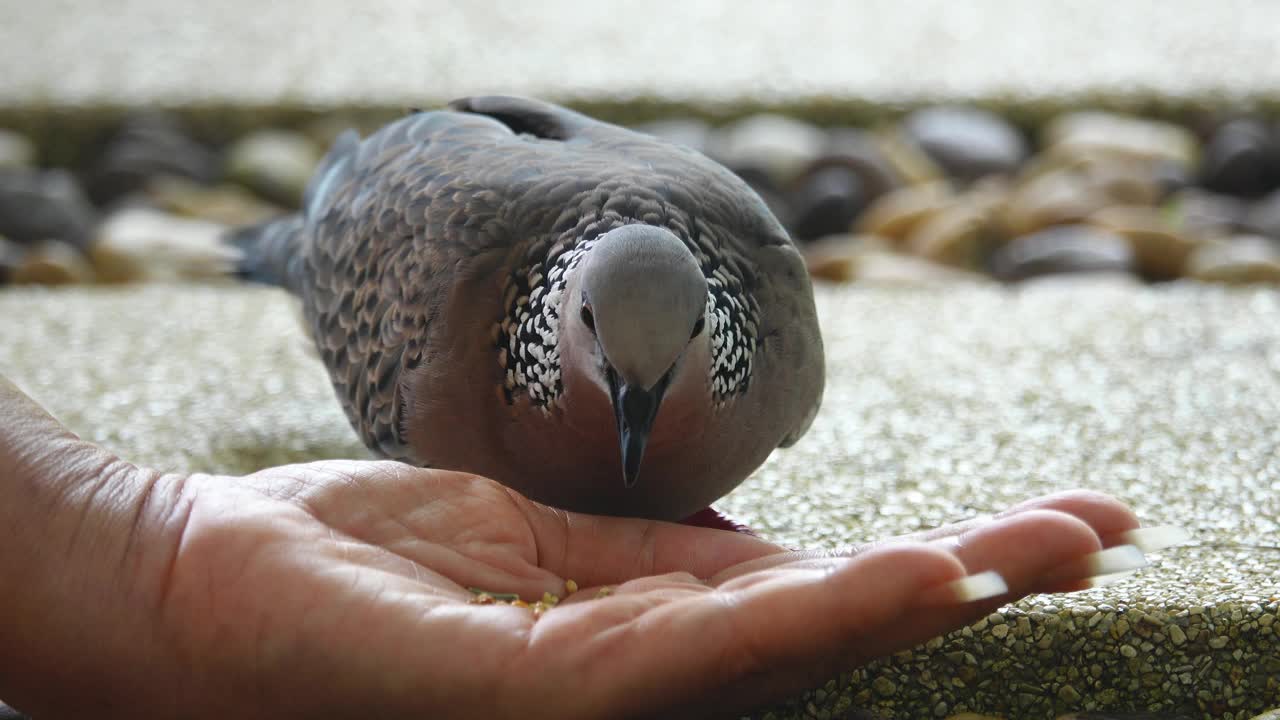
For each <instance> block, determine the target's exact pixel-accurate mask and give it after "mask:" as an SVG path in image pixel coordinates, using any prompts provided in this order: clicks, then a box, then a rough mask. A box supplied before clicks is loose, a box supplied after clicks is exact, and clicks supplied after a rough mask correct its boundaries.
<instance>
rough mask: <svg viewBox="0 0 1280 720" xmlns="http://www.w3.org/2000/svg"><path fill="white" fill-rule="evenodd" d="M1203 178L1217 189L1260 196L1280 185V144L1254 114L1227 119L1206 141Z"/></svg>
mask: <svg viewBox="0 0 1280 720" xmlns="http://www.w3.org/2000/svg"><path fill="white" fill-rule="evenodd" d="M1200 182H1201V184H1202V185H1204V187H1206V188H1208V189H1209V190H1212V191H1214V192H1220V193H1226V194H1228V195H1243V196H1257V195H1262V194H1264V193H1266V192H1269V191H1271V190H1275V189H1276V188H1278V187H1280V147H1278V146H1277V143H1276V140H1275V139H1274V138H1273V137H1272V136H1271V131H1270V128H1268V127H1267V126H1266V124H1264V123H1263V122H1262V121H1260V120H1257V119H1254V118H1237V119H1234V120H1229V121H1227V122H1225V123H1223V124H1222V125H1221V126H1219V127H1218V128H1217V130H1215V131H1214V133H1213V135H1212V136H1211V137H1210V138H1209V141H1208V142H1207V143H1205V146H1204V152H1203V157H1202V159H1201V166H1200Z"/></svg>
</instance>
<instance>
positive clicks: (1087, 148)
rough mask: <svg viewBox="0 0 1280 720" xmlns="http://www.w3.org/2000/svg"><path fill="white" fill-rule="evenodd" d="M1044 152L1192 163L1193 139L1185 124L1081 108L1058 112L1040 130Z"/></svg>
mask: <svg viewBox="0 0 1280 720" xmlns="http://www.w3.org/2000/svg"><path fill="white" fill-rule="evenodd" d="M1044 140H1045V146H1046V150H1045V151H1046V152H1047V153H1048V154H1050V155H1056V156H1060V157H1061V156H1066V157H1070V156H1073V155H1079V154H1088V153H1094V152H1101V153H1105V154H1107V155H1111V156H1113V157H1116V158H1119V159H1123V160H1143V161H1167V162H1171V163H1175V164H1177V165H1180V166H1184V167H1191V166H1194V165H1195V161H1196V156H1197V150H1198V148H1197V143H1196V139H1195V136H1194V135H1193V134H1192V133H1191V131H1189V130H1187V129H1186V128H1183V127H1179V126H1177V125H1173V124H1171V123H1166V122H1159V121H1155V120H1146V119H1143V118H1137V117H1129V116H1126V115H1118V114H1115V113H1106V112H1096V111H1083V112H1073V113H1067V114H1064V115H1060V116H1059V117H1057V118H1055V119H1054V120H1052V121H1051V122H1050V123H1049V125H1048V127H1047V128H1045V131H1044Z"/></svg>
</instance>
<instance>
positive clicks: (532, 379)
mask: <svg viewBox="0 0 1280 720" xmlns="http://www.w3.org/2000/svg"><path fill="white" fill-rule="evenodd" d="M233 241H234V242H235V243H236V244H237V245H239V246H240V247H241V248H243V249H244V250H245V258H244V262H243V266H242V272H243V274H245V275H246V276H248V277H251V278H256V279H258V280H264V281H268V282H273V283H275V284H279V285H282V286H284V287H285V288H287V289H288V290H290V291H291V292H292V293H294V294H296V295H297V296H298V297H299V298H300V299H301V301H302V307H303V310H304V316H305V323H306V325H307V328H308V330H309V331H310V333H311V335H312V336H313V338H314V340H315V343H316V346H317V348H318V350H319V353H320V356H321V357H322V358H323V361H324V364H325V366H326V367H327V368H328V371H329V375H330V378H331V379H332V382H333V387H334V389H335V390H336V391H337V395H338V398H339V399H340V401H341V402H342V405H343V407H344V408H345V410H346V413H347V416H348V417H349V418H350V420H351V423H352V425H353V426H354V427H355V428H356V430H357V431H358V432H359V434H360V436H361V438H362V439H363V440H364V442H365V443H366V444H367V445H368V446H369V447H370V448H372V449H373V450H375V451H376V452H378V453H379V454H381V455H384V456H386V457H390V458H395V459H399V460H403V461H405V462H408V463H412V464H415V465H421V466H429V467H438V468H448V469H455V470H463V471H468V472H472V473H476V474H480V475H484V476H487V477H490V478H493V479H496V480H498V481H500V482H502V483H504V484H506V485H508V486H510V487H512V488H515V489H516V490H519V491H520V492H521V493H523V494H525V495H526V496H528V497H530V498H533V499H535V500H538V501H541V502H544V503H548V504H550V505H554V506H558V507H562V508H566V509H571V510H578V511H585V512H594V513H602V514H612V515H629V516H644V517H651V518H658V519H669V520H678V519H682V518H686V517H688V516H690V515H692V514H694V513H695V512H698V511H700V510H702V509H703V508H706V507H707V506H708V504H709V503H711V502H713V501H715V500H717V499H718V498H720V497H722V496H723V495H724V494H726V493H728V492H729V491H730V490H732V489H733V488H734V487H736V486H737V485H738V484H739V483H741V482H742V481H743V479H745V478H746V477H747V476H748V475H749V474H750V473H751V472H752V471H754V470H755V469H756V468H757V467H759V466H760V464H761V463H763V462H764V460H765V458H767V457H768V455H769V454H770V453H771V452H772V451H773V449H774V448H776V447H779V446H788V445H790V444H791V443H794V442H795V441H796V440H797V439H798V438H799V437H800V436H801V435H802V434H803V433H804V432H805V430H807V429H808V426H809V424H810V423H811V422H812V420H813V417H814V415H815V413H816V412H817V408H818V404H819V401H820V399H821V396H822V389H823V352H822V340H821V337H820V335H819V331H818V324H817V320H816V316H815V312H814V302H813V291H812V288H811V286H810V283H809V278H808V276H807V274H806V272H805V267H804V264H803V262H802V261H801V257H800V255H799V253H798V252H797V249H796V247H795V245H794V244H793V243H792V242H791V240H790V239H789V238H788V236H787V233H786V231H785V230H784V229H783V228H782V227H781V226H780V225H779V223H778V222H777V220H775V219H774V217H773V215H771V214H770V212H769V211H768V210H767V209H766V207H765V205H764V203H763V202H762V201H761V200H760V198H759V197H758V196H757V195H756V194H755V193H754V192H752V191H751V190H750V189H749V188H748V187H747V186H746V185H745V184H744V183H743V182H741V181H740V180H739V179H738V178H737V177H736V176H734V175H733V174H732V173H730V172H729V171H727V170H726V169H724V168H723V167H721V166H720V165H718V164H716V163H714V162H712V161H711V160H709V159H708V158H706V157H705V156H703V155H701V154H699V153H697V152H695V151H693V150H690V149H687V148H684V147H681V146H678V145H673V144H670V143H667V142H663V141H661V140H658V139H656V138H653V137H650V136H648V135H643V134H640V133H636V132H632V131H629V130H626V129H623V128H621V127H618V126H615V125H610V124H606V123H603V122H599V121H596V120H593V119H591V118H589V117H586V116H584V115H581V114H578V113H575V112H572V111H569V110H567V109H564V108H561V107H558V106H555V105H551V104H547V103H543V102H539V101H535V100H526V99H520V98H509V97H475V98H468V99H463V100H459V101H456V102H454V103H452V104H451V105H450V109H448V110H442V111H434V112H419V113H415V114H412V115H409V116H406V117H404V118H402V119H400V120H398V121H395V122H393V123H391V124H390V125H388V126H386V127H384V128H382V129H381V130H379V131H377V132H375V133H374V134H372V135H371V136H369V137H368V138H366V139H364V140H363V141H362V140H360V139H359V137H358V136H357V135H356V134H355V133H354V132H353V131H347V132H346V133H344V134H343V135H342V136H340V137H339V138H338V140H337V142H336V143H335V145H334V147H333V149H332V150H331V151H330V152H329V154H328V155H327V156H326V158H325V159H324V161H323V163H322V164H321V166H320V167H319V169H318V170H317V172H316V174H315V176H314V177H313V178H312V180H311V183H310V186H309V187H308V189H307V192H306V196H305V199H304V207H303V209H302V211H301V212H300V213H299V214H295V215H290V216H287V217H284V218H281V219H278V220H275V221H272V222H269V223H266V224H263V225H259V226H255V227H251V228H246V229H242V230H240V231H238V232H237V233H236V235H235V236H234V237H233Z"/></svg>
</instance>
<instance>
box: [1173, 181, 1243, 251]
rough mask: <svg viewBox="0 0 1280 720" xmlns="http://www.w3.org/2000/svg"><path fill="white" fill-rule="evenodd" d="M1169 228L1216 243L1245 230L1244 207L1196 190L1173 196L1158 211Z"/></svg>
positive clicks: (1236, 200)
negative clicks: (1160, 211)
mask: <svg viewBox="0 0 1280 720" xmlns="http://www.w3.org/2000/svg"><path fill="white" fill-rule="evenodd" d="M1161 210H1162V211H1163V213H1164V215H1165V217H1166V218H1167V219H1168V221H1169V225H1170V227H1172V228H1173V229H1174V230H1175V231H1177V232H1179V233H1181V234H1183V235H1185V236H1186V237H1190V238H1195V239H1196V240H1215V239H1220V238H1225V237H1228V236H1230V235H1232V234H1235V233H1237V232H1240V231H1241V230H1242V229H1244V224H1245V213H1246V208H1245V204H1244V203H1243V202H1241V201H1240V199H1238V198H1234V197H1230V196H1227V195H1219V194H1217V193H1211V192H1208V191H1205V190H1200V189H1198V188H1187V189H1184V190H1181V191H1179V192H1177V193H1174V194H1173V195H1172V196H1171V197H1170V198H1169V199H1168V201H1167V202H1166V203H1165V204H1164V206H1163V207H1162V208H1161Z"/></svg>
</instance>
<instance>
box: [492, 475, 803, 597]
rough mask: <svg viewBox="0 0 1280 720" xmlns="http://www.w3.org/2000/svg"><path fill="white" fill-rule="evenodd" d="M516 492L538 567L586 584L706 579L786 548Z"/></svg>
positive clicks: (723, 533) (761, 541) (704, 529)
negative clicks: (671, 576)
mask: <svg viewBox="0 0 1280 720" xmlns="http://www.w3.org/2000/svg"><path fill="white" fill-rule="evenodd" d="M512 495H513V497H515V498H517V503H518V504H519V505H520V507H521V510H522V511H523V512H524V514H525V517H526V518H527V520H528V524H529V528H530V529H531V530H532V531H533V536H534V541H535V543H536V545H537V556H538V564H539V566H541V567H542V568H544V569H546V570H549V571H551V572H552V573H555V574H557V575H559V576H560V577H563V578H566V579H573V580H575V581H576V582H577V583H578V584H579V585H582V586H584V587H585V586H589V585H616V584H618V583H622V582H625V581H627V580H630V579H632V578H637V577H645V576H648V575H659V574H663V573H671V572H686V573H689V574H691V575H693V576H695V577H699V578H708V577H711V576H713V575H715V574H716V573H718V572H720V571H722V570H724V569H725V568H728V567H731V566H733V565H736V564H738V563H742V562H746V561H748V560H753V559H756V558H760V557H764V556H767V555H772V554H777V553H782V552H785V550H784V549H783V548H781V547H779V546H777V545H774V544H773V543H770V542H766V541H764V540H761V539H760V538H757V537H754V536H751V535H746V534H744V533H735V532H727V531H724V530H711V529H708V528H701V527H693V526H689V525H680V524H676V523H667V522H658V521H653V520H641V519H637V518H616V517H604V516H598V515H586V514H582V513H574V512H566V511H564V510H557V509H554V508H550V507H547V506H545V505H541V504H539V503H535V502H533V501H531V500H528V499H526V498H524V497H523V496H520V495H518V494H516V493H514V492H513V493H512Z"/></svg>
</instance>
